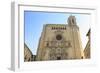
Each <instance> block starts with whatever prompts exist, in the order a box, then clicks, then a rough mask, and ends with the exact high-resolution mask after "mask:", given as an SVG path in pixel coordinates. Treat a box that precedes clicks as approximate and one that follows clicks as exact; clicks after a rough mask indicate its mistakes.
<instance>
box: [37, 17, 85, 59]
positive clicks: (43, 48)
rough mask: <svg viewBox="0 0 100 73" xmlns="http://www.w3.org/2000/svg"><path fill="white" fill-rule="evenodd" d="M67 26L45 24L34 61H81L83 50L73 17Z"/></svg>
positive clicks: (69, 19)
mask: <svg viewBox="0 0 100 73" xmlns="http://www.w3.org/2000/svg"><path fill="white" fill-rule="evenodd" d="M67 21H68V24H45V25H44V26H43V30H42V33H41V36H40V39H39V44H38V48H37V54H36V61H47V60H71V59H83V58H84V54H83V48H82V43H81V38H80V31H79V27H78V25H77V23H76V18H75V16H72V15H71V16H69V18H68V20H67Z"/></svg>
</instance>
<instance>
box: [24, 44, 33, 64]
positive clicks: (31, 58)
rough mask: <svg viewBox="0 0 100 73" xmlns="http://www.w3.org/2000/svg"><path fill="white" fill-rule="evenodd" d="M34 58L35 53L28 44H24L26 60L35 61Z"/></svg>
mask: <svg viewBox="0 0 100 73" xmlns="http://www.w3.org/2000/svg"><path fill="white" fill-rule="evenodd" d="M33 60H34V55H33V54H32V52H31V51H30V49H29V48H28V46H27V45H26V44H24V61H25V62H28V61H33Z"/></svg>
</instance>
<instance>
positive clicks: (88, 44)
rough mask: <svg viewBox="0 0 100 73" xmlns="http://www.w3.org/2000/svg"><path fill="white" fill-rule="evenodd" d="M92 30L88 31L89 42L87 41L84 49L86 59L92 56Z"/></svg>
mask: <svg viewBox="0 0 100 73" xmlns="http://www.w3.org/2000/svg"><path fill="white" fill-rule="evenodd" d="M90 31H91V30H90V29H89V31H88V33H87V35H86V36H88V42H87V44H86V47H85V49H84V56H85V58H86V59H87V58H90V34H91V32H90Z"/></svg>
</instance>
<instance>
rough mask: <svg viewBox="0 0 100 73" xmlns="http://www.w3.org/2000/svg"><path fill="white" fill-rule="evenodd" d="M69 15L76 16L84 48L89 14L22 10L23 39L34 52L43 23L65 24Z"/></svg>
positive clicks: (88, 25) (34, 52) (88, 26)
mask: <svg viewBox="0 0 100 73" xmlns="http://www.w3.org/2000/svg"><path fill="white" fill-rule="evenodd" d="M70 15H74V16H75V17H76V22H77V25H78V26H79V28H80V34H81V39H82V46H83V48H84V47H85V45H86V43H87V37H86V33H87V32H88V30H89V28H90V15H88V14H74V13H73V14H72V13H71V14H70V13H54V12H53V13H51V12H33V11H24V27H25V28H24V30H25V31H24V35H25V36H24V41H25V43H26V44H27V46H28V47H29V48H30V50H31V51H32V53H33V54H36V51H37V47H38V42H39V38H40V36H41V32H42V29H43V25H44V24H48V23H49V24H52V23H53V24H57V23H58V24H67V19H68V17H69V16H70Z"/></svg>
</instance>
